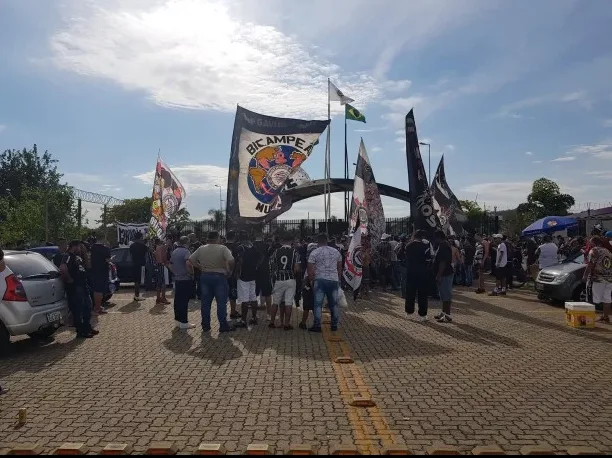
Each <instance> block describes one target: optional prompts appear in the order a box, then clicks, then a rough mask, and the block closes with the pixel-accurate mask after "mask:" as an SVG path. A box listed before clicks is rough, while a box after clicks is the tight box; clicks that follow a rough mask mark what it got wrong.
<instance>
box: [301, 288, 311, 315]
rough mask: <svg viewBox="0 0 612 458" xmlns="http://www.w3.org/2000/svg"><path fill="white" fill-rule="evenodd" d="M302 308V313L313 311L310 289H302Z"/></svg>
mask: <svg viewBox="0 0 612 458" xmlns="http://www.w3.org/2000/svg"><path fill="white" fill-rule="evenodd" d="M302 307H303V308H304V311H305V312H306V311H308V310H314V290H313V289H312V287H310V288H306V287H304V288H302Z"/></svg>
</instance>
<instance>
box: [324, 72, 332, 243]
mask: <svg viewBox="0 0 612 458" xmlns="http://www.w3.org/2000/svg"><path fill="white" fill-rule="evenodd" d="M329 87H330V79H329V78H327V120H328V121H329V124H328V125H327V148H326V149H327V150H326V152H325V196H324V199H325V230H326V232H329V230H328V229H329V228H328V221H329V218H330V211H331V208H330V203H331V202H330V198H329V194H330V191H331V187H330V180H331V99H330V97H329Z"/></svg>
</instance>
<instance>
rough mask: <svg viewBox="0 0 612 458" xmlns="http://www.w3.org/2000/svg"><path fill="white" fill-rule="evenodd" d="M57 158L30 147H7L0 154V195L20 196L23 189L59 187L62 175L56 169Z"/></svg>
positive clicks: (17, 197)
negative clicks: (18, 148)
mask: <svg viewBox="0 0 612 458" xmlns="http://www.w3.org/2000/svg"><path fill="white" fill-rule="evenodd" d="M55 164H57V160H56V159H53V157H52V156H51V153H49V152H48V151H45V152H44V153H43V155H42V156H41V155H39V154H38V147H37V146H36V145H34V146H33V147H32V149H26V148H24V149H23V150H14V149H13V150H11V149H7V150H5V151H4V152H3V153H2V154H0V197H7V196H13V197H14V198H15V199H19V198H20V197H21V193H22V191H23V189H30V190H31V189H49V190H53V189H56V188H58V187H60V179H61V178H62V175H61V174H60V173H59V172H58V171H57V166H56V165H55Z"/></svg>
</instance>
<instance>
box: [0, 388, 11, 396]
mask: <svg viewBox="0 0 612 458" xmlns="http://www.w3.org/2000/svg"><path fill="white" fill-rule="evenodd" d="M8 392H9V389H8V388H2V387H1V386H0V396H2V395H3V394H6V393H8Z"/></svg>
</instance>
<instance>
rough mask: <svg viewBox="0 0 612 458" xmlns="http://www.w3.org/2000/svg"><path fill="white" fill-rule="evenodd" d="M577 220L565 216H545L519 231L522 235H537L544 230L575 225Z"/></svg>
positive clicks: (544, 231) (557, 229) (553, 230)
mask: <svg viewBox="0 0 612 458" xmlns="http://www.w3.org/2000/svg"><path fill="white" fill-rule="evenodd" d="M577 225H578V222H577V221H576V220H575V219H574V218H569V217H567V216H547V217H546V218H542V219H539V220H537V221H536V222H535V223H533V224H531V225H529V226H527V227H526V228H525V229H523V232H521V235H523V236H530V235H537V234H542V233H546V232H555V231H562V230H564V229H567V228H570V227H575V226H577Z"/></svg>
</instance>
